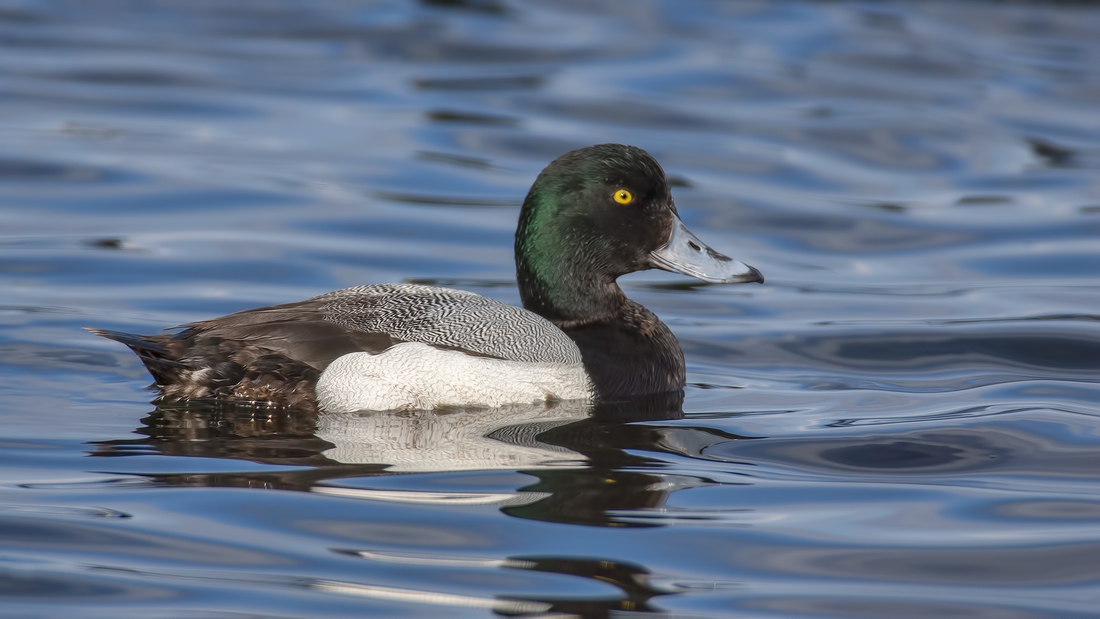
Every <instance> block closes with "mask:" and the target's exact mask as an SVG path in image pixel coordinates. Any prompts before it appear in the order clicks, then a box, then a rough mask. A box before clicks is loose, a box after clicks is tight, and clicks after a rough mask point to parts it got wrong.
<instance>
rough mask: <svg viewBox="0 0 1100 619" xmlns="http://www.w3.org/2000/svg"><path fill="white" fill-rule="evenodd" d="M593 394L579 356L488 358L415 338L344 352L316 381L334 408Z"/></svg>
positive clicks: (324, 404)
mask: <svg viewBox="0 0 1100 619" xmlns="http://www.w3.org/2000/svg"><path fill="white" fill-rule="evenodd" d="M591 397H592V384H591V382H590V381H589V379H588V375H587V374H586V373H585V371H584V366H582V365H580V364H579V363H578V364H554V363H530V362H521V361H505V360H502V359H488V358H485V357H475V356H472V355H467V354H465V353H462V352H459V351H456V350H441V349H438V348H434V347H432V346H429V345H427V344H420V343H412V342H410V343H405V344H398V345H397V346H394V347H392V348H390V349H388V350H386V351H385V352H383V353H381V354H377V355H372V354H370V353H365V352H359V353H350V354H347V355H344V356H343V357H340V358H339V359H337V360H336V361H333V362H332V364H331V365H329V366H328V368H326V369H325V371H324V373H322V374H321V378H320V380H318V381H317V402H318V404H319V405H320V407H321V410H323V411H326V412H330V413H347V412H354V411H363V410H375V411H387V410H432V409H436V408H441V407H449V406H453V407H470V406H483V407H497V406H503V405H505V404H517V403H535V402H545V401H547V400H554V399H558V400H585V399H589V398H591Z"/></svg>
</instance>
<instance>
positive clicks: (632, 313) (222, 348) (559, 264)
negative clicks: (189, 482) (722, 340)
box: [92, 144, 764, 412]
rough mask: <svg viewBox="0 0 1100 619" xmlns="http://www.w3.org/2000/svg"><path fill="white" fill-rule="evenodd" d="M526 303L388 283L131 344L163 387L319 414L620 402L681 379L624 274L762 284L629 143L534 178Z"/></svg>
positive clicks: (591, 151) (522, 232)
mask: <svg viewBox="0 0 1100 619" xmlns="http://www.w3.org/2000/svg"><path fill="white" fill-rule="evenodd" d="M515 252H516V271H517V275H518V278H517V279H518V282H519V292H520V298H521V299H522V301H523V307H524V308H525V309H520V308H518V307H514V306H511V305H507V304H505V303H501V302H499V301H495V300H493V299H488V298H485V297H482V296H479V295H476V294H473V293H471V292H465V291H461V290H452V289H448V288H436V287H432V286H418V285H412V284H381V285H373V286H357V287H354V288H347V289H344V290H338V291H336V292H330V293H328V294H325V295H321V296H319V297H314V298H312V299H309V300H306V301H302V302H299V303H289V304H286V305H275V306H271V307H262V308H258V309H251V310H245V311H243V312H237V313H236V314H230V315H229V316H223V317H221V318H214V319H212V320H204V321H201V322H195V323H191V324H188V325H184V326H183V330H182V331H180V332H178V333H175V334H161V335H151V336H140V335H131V334H127V333H119V332H114V331H102V330H98V329H92V331H93V332H94V333H96V334H98V335H101V336H103V337H107V338H110V339H113V340H117V341H119V342H121V343H123V344H125V345H127V346H129V347H130V348H131V349H132V350H133V351H134V352H135V353H137V355H138V356H139V357H140V358H141V360H142V363H144V364H145V367H146V368H147V369H148V370H149V372H150V373H151V374H152V375H153V378H154V379H155V380H156V386H157V387H158V388H159V389H160V391H161V394H162V396H170V397H179V398H226V399H234V400H246V401H257V402H268V403H272V404H279V405H289V406H304V407H310V408H312V406H313V405H314V404H316V405H317V406H318V407H319V408H320V409H321V410H323V411H330V412H350V411H356V410H393V409H432V408H437V407H444V406H499V405H503V404H507V403H517V402H536V401H545V400H555V399H560V400H572V399H598V400H621V399H626V398H630V397H633V396H640V395H647V394H655V393H662V392H669V391H677V390H679V389H682V388H683V386H684V380H685V378H684V355H683V352H682V351H681V350H680V344H679V342H677V340H676V337H675V336H673V334H672V332H671V331H670V330H669V328H668V327H667V326H665V324H664V323H663V322H661V321H660V319H658V318H657V316H656V315H654V314H653V312H650V311H649V310H647V309H646V308H644V307H642V306H641V305H639V304H637V303H635V302H633V301H631V300H630V299H628V298H626V295H624V294H623V291H622V290H621V289H620V288H619V286H618V284H616V282H615V280H616V278H618V277H619V276H620V275H625V274H627V273H632V272H634V271H642V270H646V269H652V268H657V269H663V270H666V271H673V272H677V273H682V274H685V275H690V276H692V277H695V278H698V279H701V280H703V281H707V282H714V283H739V282H761V283H762V282H763V281H764V278H763V277H762V276H761V275H760V272H759V271H757V270H756V269H755V268H753V267H751V266H748V265H746V264H743V263H741V262H737V261H736V260H732V259H730V258H727V257H726V256H724V255H722V254H719V253H718V252H715V251H714V250H712V249H710V248H709V247H707V246H706V245H704V244H703V242H702V241H700V240H699V239H698V238H696V237H695V235H693V234H692V233H691V232H690V231H688V229H687V228H686V227H685V226H684V224H683V222H681V221H680V218H679V216H678V215H677V213H676V205H675V203H674V202H673V200H672V195H671V193H670V191H669V185H668V181H667V180H666V179H665V173H664V170H662V169H661V166H660V164H658V163H657V161H656V160H655V159H654V158H653V157H651V156H650V155H649V154H648V153H646V152H645V151H644V150H642V149H640V148H636V147H633V146H623V145H620V144H602V145H598V146H589V147H587V148H582V149H580V150H575V151H572V152H569V153H566V154H564V155H562V156H561V157H559V158H558V159H556V160H555V161H554V162H553V163H551V164H550V165H549V166H547V167H546V169H545V170H543V171H542V173H541V174H539V176H538V178H537V179H535V183H534V185H532V186H531V190H530V191H529V192H528V193H527V198H526V199H525V200H524V201H523V209H522V210H521V211H520V216H519V226H518V227H517V228H516V244H515Z"/></svg>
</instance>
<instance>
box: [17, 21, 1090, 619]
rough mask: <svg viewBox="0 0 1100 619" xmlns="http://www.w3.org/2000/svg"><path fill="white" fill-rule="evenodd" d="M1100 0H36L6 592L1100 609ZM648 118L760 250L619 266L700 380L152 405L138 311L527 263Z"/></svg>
mask: <svg viewBox="0 0 1100 619" xmlns="http://www.w3.org/2000/svg"><path fill="white" fill-rule="evenodd" d="M1097 32H1100V6H1098V5H1096V4H1094V3H1072V2H1067V3H1034V4H1028V3H985V2H912V3H878V2H875V3H846V2H736V3H733V2H730V3H722V2H691V1H685V0H665V1H657V0H651V1H630V2H628V1H625V0H624V1H611V0H603V1H586V2H560V1H549V0H547V1H542V2H518V1H514V0H451V1H443V0H434V1H423V2H419V3H417V2H409V1H396V0H393V1H378V2H346V1H341V0H320V1H313V2H290V1H282V2H279V1H272V0H255V1H214V0H209V1H190V0H189V1H184V0H179V1H175V2H139V1H132V2H127V1H123V0H119V1H111V2H109V1H106V0H104V1H95V2H66V1H62V0H56V1H51V0H41V1H35V2H29V1H21V0H0V423H2V429H0V614H3V615H4V616H6V617H55V616H56V617H73V616H80V617H105V618H106V617H110V618H118V617H135V618H137V617H140V618H148V617H209V618H228V617H257V616H264V617H363V616H386V617H414V616H422V617H441V616H445V617H491V616H498V615H508V616H513V615H520V616H530V617H551V616H554V617H557V616H563V615H564V616H569V615H573V616H581V617H608V616H616V617H632V616H675V617H691V618H696V617H753V618H758V617H761V618H762V617H777V618H778V617H783V618H787V617H798V618H810V617H813V618H817V617H829V618H833V617H859V618H866V617H883V618H899V617H900V618H908V617H913V618H916V617H932V616H941V617H967V618H976V617H997V618H1001V617H1011V618H1033V617H1058V618H1064V617H1070V618H1073V617H1093V616H1096V614H1097V609H1098V608H1100V384H1098V383H1100V314H1098V313H1097V308H1098V307H1100V288H1098V284H1100V241H1098V239H1100V38H1098V37H1097V36H1096V33H1097ZM601 142H623V143H630V144H635V145H638V146H641V147H642V148H645V149H647V150H648V151H649V152H650V153H652V154H653V155H654V156H656V157H657V158H658V160H660V161H661V162H662V164H663V165H664V167H665V169H666V170H667V171H668V173H669V175H670V176H671V177H672V178H673V179H674V183H675V186H674V195H675V198H676V200H677V204H678V206H679V209H680V212H681V215H682V216H683V218H684V220H685V222H686V223H687V224H688V226H690V227H691V228H692V229H693V230H694V231H695V232H696V233H697V234H698V235H699V236H700V237H701V238H703V239H704V240H705V241H706V242H708V243H709V244H710V245H712V246H713V247H714V248H716V249H717V250H719V251H722V252H724V253H727V254H729V255H731V256H733V257H735V258H737V259H740V260H743V261H745V262H747V263H749V264H752V265H754V266H756V267H758V268H759V269H760V270H761V271H762V272H763V273H764V274H765V276H766V278H767V283H766V284H765V285H763V286H756V285H753V286H708V285H701V284H699V283H697V282H694V281H691V280H688V279H686V278H682V277H679V276H675V275H672V274H668V273H644V274H636V275H631V276H628V277H626V278H623V280H622V284H623V287H624V289H625V290H626V292H627V294H628V295H630V296H631V297H632V298H634V299H635V300H637V301H639V302H641V303H643V304H644V305H646V306H647V307H649V308H650V309H652V310H653V311H655V312H656V313H657V314H658V315H660V316H661V317H662V318H663V319H664V320H665V321H666V322H667V323H668V324H669V325H670V327H671V328H672V329H673V331H674V332H675V333H676V335H677V337H678V338H679V339H680V341H681V343H682V345H683V349H684V352H685V355H686V357H687V361H688V382H689V385H688V387H687V389H686V390H685V394H684V400H683V402H682V404H680V403H678V402H675V401H674V402H671V403H669V402H658V403H655V404H654V405H653V406H649V407H637V408H633V409H625V410H596V411H593V410H588V409H585V408H583V407H559V408H556V409H551V410H549V411H546V410H541V409H538V410H530V409H527V408H524V407H513V408H511V409H505V410H501V411H480V412H470V411H466V412H453V413H449V414H429V413H404V414H392V413H390V414H374V415H361V416H360V415H344V416H322V417H321V418H319V419H312V418H309V417H308V416H303V415H295V414H293V413H291V412H286V411H272V410H269V409H259V408H257V409H250V408H248V407H229V406H225V407H217V406H209V407H201V406H191V407H186V406H174V407H173V406H161V407H157V406H155V405H153V404H150V400H151V399H152V397H153V395H154V394H153V393H152V392H150V391H147V390H146V389H145V388H144V387H145V385H147V384H148V382H149V377H148V375H147V374H146V373H145V371H144V369H143V368H142V367H141V364H140V362H139V361H138V360H137V358H136V357H135V356H134V355H132V354H131V353H130V352H129V351H127V350H125V349H124V348H123V347H121V346H119V345H117V344H115V343H113V342H110V341H107V340H103V339H99V338H95V337H93V336H91V335H90V334H88V333H86V332H84V331H82V330H81V329H80V328H81V327H83V326H96V327H101V328H108V329H116V330H122V331H129V332H138V333H152V332H155V331H156V330H158V329H161V328H163V327H167V326H170V325H176V324H180V323H183V322H187V321H191V320H199V319H203V318H210V317H214V316H218V315H222V314H225V313H229V312H232V311H235V310H239V309H244V308H248V307H255V306H260V305H268V304H274V303H282V302H290V301H296V300H300V299H304V298H307V297H309V296H313V295H316V294H320V293H322V292H326V291H329V290H333V289H336V288H340V287H343V286H350V285H356V284H363V283H380V282H398V281H415V282H421V283H436V284H441V285H448V286H454V287H459V288H463V289H466V290H471V291H474V292H477V293H479V294H483V295H487V296H491V297H494V298H498V299H501V300H504V301H507V302H510V303H517V302H518V295H517V292H516V289H515V283H514V272H513V263H512V255H511V251H512V240H511V235H512V232H513V230H514V225H515V219H516V215H517V212H518V206H519V203H520V201H521V200H522V198H523V195H524V194H525V192H526V190H527V187H528V186H529V185H530V183H531V181H532V180H533V179H534V177H535V175H536V174H537V173H538V172H539V170H541V169H542V167H543V166H545V165H546V164H547V163H548V162H549V161H550V160H552V159H553V158H554V157H556V156H558V155H560V154H561V153H563V152H565V151H568V150H571V149H573V148H578V147H581V146H585V145H588V144H593V143H601Z"/></svg>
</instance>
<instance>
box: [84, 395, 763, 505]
mask: <svg viewBox="0 0 1100 619" xmlns="http://www.w3.org/2000/svg"><path fill="white" fill-rule="evenodd" d="M682 403H683V394H682V393H673V394H664V395H662V396H659V397H649V398H645V399H638V400H631V401H628V402H613V403H600V404H596V405H591V404H585V403H574V402H557V403H553V404H551V405H538V406H527V407H523V406H510V407H505V408H500V409H492V410H444V411H404V412H381V413H377V412H376V413H361V414H343V415H316V414H308V413H307V414H303V413H301V412H294V411H287V410H276V409H269V408H263V407H250V406H242V405H239V404H238V405H235V404H231V403H227V402H224V401H220V402H218V401H215V402H194V401H191V402H186V403H184V402H164V403H161V404H159V405H158V406H157V408H156V410H154V411H153V412H152V413H151V414H150V415H149V416H148V417H146V418H145V419H143V420H142V423H143V425H142V426H141V427H139V428H137V429H136V430H135V434H138V435H142V436H141V438H134V439H123V440H112V441H105V442H100V443H95V448H94V450H93V451H92V452H91V455H92V456H97V457H123V456H130V455H149V454H150V453H156V454H163V455H171V456H185V457H186V456H193V457H202V458H223V459H234V460H249V461H253V462H257V463H263V464H271V465H279V466H280V467H294V468H293V469H292V470H286V469H280V470H272V471H258V472H257V471H248V472H227V473H207V472H202V473H197V472H179V473H169V474H164V473H157V474H149V475H147V476H146V477H147V478H149V479H151V480H153V481H156V482H158V483H163V484H167V485H177V486H217V487H262V488H279V489H287V490H300V491H309V492H317V493H323V494H330V495H339V496H345V497H356V498H363V499H370V500H381V501H391V502H417V503H424V502H439V503H448V504H455V503H482V504H497V505H499V506H500V508H501V510H502V511H504V512H505V513H507V514H510V515H512V516H516V517H520V518H528V519H535V520H546V521H553V522H563V523H574V524H586V525H596V526H638V525H634V524H630V525H624V524H623V523H622V522H617V521H616V520H615V518H614V516H613V514H614V513H615V512H618V511H621V510H636V509H645V508H653V507H660V506H662V505H664V504H665V502H666V500H667V499H668V497H669V495H671V493H673V492H675V491H676V490H679V489H682V488H686V487H694V486H698V485H704V484H706V483H708V482H707V481H706V480H702V479H698V478H694V477H686V476H682V475H672V474H667V473H662V472H661V471H660V470H659V469H660V467H661V466H663V462H662V461H660V460H658V459H657V458H656V457H652V456H647V455H646V454H647V453H649V454H658V453H660V452H666V453H682V450H683V448H684V443H685V439H684V438H683V436H682V435H684V433H687V434H690V435H693V436H694V438H693V439H691V440H688V441H687V442H688V443H697V444H711V443H715V442H719V441H728V440H735V439H739V438H742V437H737V436H734V435H728V434H725V433H722V432H719V431H717V430H713V429H707V428H691V427H678V426H663V425H661V424H660V423H659V422H660V421H667V420H677V419H681V418H682V417H683V409H682ZM640 422H648V423H640ZM704 435H705V436H704ZM184 466H185V465H184ZM472 470H477V471H484V470H508V471H519V472H522V473H525V474H526V475H530V476H534V477H535V478H536V479H537V481H536V482H535V483H534V484H531V485H529V486H526V487H523V488H517V489H515V491H514V492H511V493H508V492H505V493H500V492H497V493H477V492H474V493H469V492H465V493H453V492H425V491H422V490H401V489H394V487H393V486H394V484H392V483H390V484H386V485H385V487H377V486H378V484H374V485H373V486H372V484H371V482H370V480H371V479H372V478H377V477H382V476H394V475H400V474H410V473H425V472H432V473H440V472H453V471H472ZM646 526H649V525H646Z"/></svg>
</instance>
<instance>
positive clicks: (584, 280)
mask: <svg viewBox="0 0 1100 619" xmlns="http://www.w3.org/2000/svg"><path fill="white" fill-rule="evenodd" d="M539 258H540V256H539V255H538V254H535V255H533V256H532V255H529V254H528V255H524V256H517V260H516V280H517V282H518V284H519V296H520V300H521V301H522V302H523V307H525V308H526V309H528V310H529V311H532V312H534V313H536V314H538V315H539V316H542V317H543V318H545V319H547V320H549V321H550V322H552V323H554V324H555V325H557V326H558V328H561V329H569V328H573V327H579V326H584V325H589V324H594V323H600V322H607V321H610V320H612V319H613V318H614V316H615V315H616V314H617V313H618V312H620V311H621V309H622V308H623V306H624V305H625V304H626V303H628V300H627V298H626V295H624V294H623V291H622V289H621V288H619V285H618V284H617V283H615V280H614V278H611V277H608V276H600V275H599V274H597V273H592V272H591V271H588V270H586V269H585V268H584V265H582V264H579V259H578V258H577V257H576V256H572V255H569V256H563V255H561V253H560V251H559V252H557V255H556V256H554V259H552V260H540V259H539Z"/></svg>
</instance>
